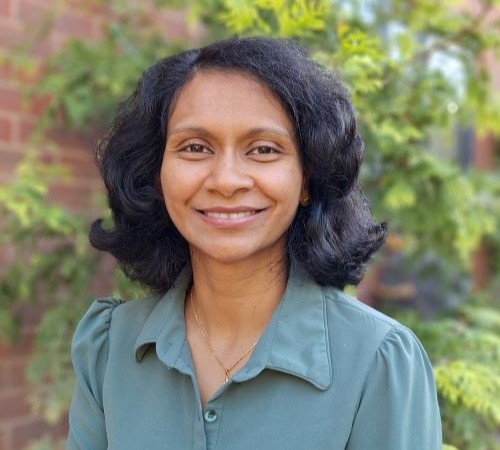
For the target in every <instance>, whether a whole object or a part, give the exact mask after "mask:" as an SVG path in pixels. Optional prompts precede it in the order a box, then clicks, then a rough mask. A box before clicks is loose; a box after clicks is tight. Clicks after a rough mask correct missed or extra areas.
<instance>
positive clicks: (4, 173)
mask: <svg viewBox="0 0 500 450" xmlns="http://www.w3.org/2000/svg"><path fill="white" fill-rule="evenodd" d="M234 35H244V36H251V35H270V36H283V37H290V38H293V39H297V40H299V41H300V42H301V43H302V44H303V45H304V46H305V47H306V48H307V49H308V50H309V52H310V55H311V56H312V57H313V58H315V59H317V60H318V61H320V62H321V63H322V64H324V65H326V66H327V67H329V68H331V69H332V70H334V71H336V72H337V73H338V74H339V75H340V76H341V77H342V79H343V80H344V81H345V82H346V84H347V85H348V86H349V89H350V92H351V95H352V99H353V102H354V104H355V106H356V109H357V113H358V120H359V126H360V129H361V132H362V135H363V138H364V140H365V144H366V156H365V163H364V168H363V171H362V183H363V186H364V188H365V190H366V192H367V194H368V196H369V197H370V199H371V200H372V202H373V209H374V212H375V215H376V217H377V218H378V219H379V220H384V221H387V222H388V224H389V230H390V234H389V238H388V241H387V244H386V245H385V247H384V248H383V250H382V251H381V252H380V253H379V255H378V256H377V257H376V258H375V259H374V261H373V263H372V265H371V267H370V269H369V271H368V273H367V275H366V276H365V278H364V280H363V281H362V283H361V284H360V285H359V286H358V287H357V288H351V289H350V292H351V293H353V294H355V295H357V296H358V297H360V298H361V299H362V300H363V301H365V302H366V303H369V304H371V305H372V306H374V307H376V308H378V309H381V310H383V311H384V312H387V313H389V314H391V315H393V316H395V317H396V318H397V319H398V320H400V321H402V322H403V323H405V324H408V325H409V326H410V327H411V328H412V329H413V330H414V331H415V332H416V334H417V335H418V336H419V338H420V339H421V340H422V342H423V343H424V346H425V347H426V349H427V351H428V353H429V356H430V358H431V360H432V362H433V365H434V371H435V376H436V382H437V387H438V392H439V400H440V405H441V409H442V416H443V431H444V440H445V442H446V444H447V445H446V446H445V448H456V449H459V450H493V449H499V448H500V433H499V427H500V310H499V307H498V294H497V292H498V289H499V288H500V275H499V267H500V252H499V249H500V232H499V222H500V195H499V194H500V180H499V177H498V174H499V167H500V64H499V61H500V1H498V0H440V1H436V0H380V1H368V0H352V1H341V0H247V1H241V0H240V1H238V0H183V1H174V0H170V1H168V0H142V1H139V0H108V1H105V0H85V1H84V0H0V245H1V250H0V264H1V266H0V450H20V449H25V448H31V449H38V450H42V449H58V448H62V446H63V445H64V436H65V434H66V432H67V409H68V404H69V400H70V396H71V391H72V384H73V375H72V369H71V361H70V356H69V344H70V341H71V335H72V332H73V330H74V327H75V326H76V323H77V322H78V320H79V318H80V317H81V315H82V314H83V312H84V311H85V310H86V308H87V307H88V306H89V304H90V302H91V301H92V299H93V298H96V297H100V296H108V295H110V294H113V295H120V296H121V297H124V298H128V299H133V298H136V297H138V296H140V295H141V293H142V292H143V291H142V289H141V287H140V286H135V285H133V284H132V283H130V282H129V281H127V280H126V279H125V278H124V277H123V275H121V273H120V271H119V270H118V269H117V268H116V266H115V264H114V262H113V260H112V259H111V258H109V257H107V256H105V255H100V254H98V253H97V252H95V251H93V250H92V249H91V248H90V246H89V244H88V241H87V229H88V225H89V223H90V222H91V221H92V220H93V219H94V218H96V217H98V216H99V217H107V218H108V219H109V214H108V211H107V207H106V201H105V198H104V195H103V187H102V184H101V181H100V180H99V177H98V174H97V170H96V169H95V167H94V164H93V159H92V148H93V146H94V144H95V142H96V140H97V139H99V137H100V136H102V135H103V133H104V132H105V130H106V127H107V126H108V125H109V123H110V119H111V117H112V114H113V111H114V109H115V108H116V105H117V103H118V102H119V101H120V100H121V99H123V98H124V97H126V96H127V95H128V94H129V93H130V92H131V91H132V90H133V88H134V85H135V83H136V81H137V79H138V77H139V76H140V74H141V72H142V71H143V70H144V69H145V68H146V67H147V66H149V65H150V64H151V63H153V62H154V61H155V60H157V59H159V58H161V57H164V56H167V55H169V54H172V53H175V52H177V51H179V50H182V49H184V48H188V47H193V46H198V45H203V44H205V43H207V42H209V41H212V40H214V39H217V38H223V37H229V36H234ZM214 107H216V105H214ZM110 226H112V223H111V222H110ZM414 431H415V433H418V432H419V430H414Z"/></svg>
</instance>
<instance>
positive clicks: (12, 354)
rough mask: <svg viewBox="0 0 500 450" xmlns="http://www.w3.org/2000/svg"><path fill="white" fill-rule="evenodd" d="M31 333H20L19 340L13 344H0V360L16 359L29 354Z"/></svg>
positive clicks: (31, 342)
mask: <svg viewBox="0 0 500 450" xmlns="http://www.w3.org/2000/svg"><path fill="white" fill-rule="evenodd" d="M32 349H33V333H31V332H26V331H24V330H23V331H22V333H21V336H20V339H19V340H18V341H16V342H14V343H13V344H0V359H7V358H18V357H21V356H26V355H29V354H30V353H31V351H32Z"/></svg>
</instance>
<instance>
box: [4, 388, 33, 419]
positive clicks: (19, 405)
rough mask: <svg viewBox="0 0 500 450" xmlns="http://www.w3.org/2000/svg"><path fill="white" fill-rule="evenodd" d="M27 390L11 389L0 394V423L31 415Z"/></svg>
mask: <svg viewBox="0 0 500 450" xmlns="http://www.w3.org/2000/svg"><path fill="white" fill-rule="evenodd" d="M27 392H28V391H27V389H12V390H11V391H10V392H2V393H0V421H3V420H8V419H14V418H16V419H17V418H20V417H26V416H29V415H30V414H31V409H30V406H29V404H28V401H27Z"/></svg>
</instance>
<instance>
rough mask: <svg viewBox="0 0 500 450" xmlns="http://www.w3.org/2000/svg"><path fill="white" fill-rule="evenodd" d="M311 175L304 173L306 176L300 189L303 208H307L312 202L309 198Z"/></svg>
mask: <svg viewBox="0 0 500 450" xmlns="http://www.w3.org/2000/svg"><path fill="white" fill-rule="evenodd" d="M310 178H311V177H310V175H309V173H308V172H304V176H303V178H302V187H301V188H300V204H301V205H302V206H307V205H308V204H309V202H310V197H309V180H310Z"/></svg>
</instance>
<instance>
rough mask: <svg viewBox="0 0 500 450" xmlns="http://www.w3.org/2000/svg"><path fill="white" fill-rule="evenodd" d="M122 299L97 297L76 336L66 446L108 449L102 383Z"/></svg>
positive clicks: (82, 449)
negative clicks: (114, 319) (110, 336)
mask: <svg viewBox="0 0 500 450" xmlns="http://www.w3.org/2000/svg"><path fill="white" fill-rule="evenodd" d="M120 303H121V301H120V300H115V299H104V300H97V301H95V302H94V303H93V304H92V305H91V306H90V308H89V310H88V311H87V312H86V313H85V315H84V316H83V318H82V320H81V321H80V323H79V324H78V326H77V328H76V331H75V334H74V336H73V342H72V346H71V358H72V361H73V368H74V370H75V375H76V380H75V389H74V392H73V399H72V401H71V407H70V411H69V434H68V440H67V443H66V449H67V450H101V449H102V450H105V449H106V448H107V446H108V444H107V437H106V428H105V418H104V411H103V402H102V385H103V380H104V375H105V372H106V364H107V361H108V334H109V327H110V323H111V316H112V313H113V310H114V308H115V307H116V306H118V305H119V304H120Z"/></svg>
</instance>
